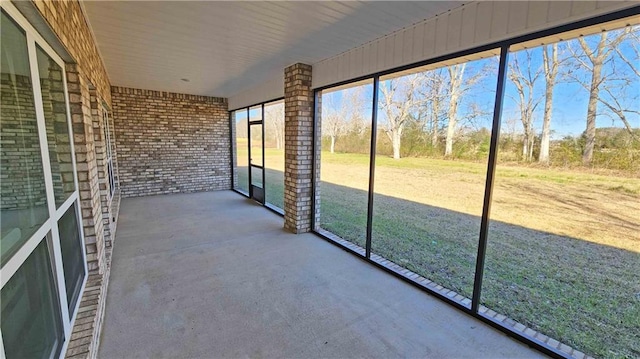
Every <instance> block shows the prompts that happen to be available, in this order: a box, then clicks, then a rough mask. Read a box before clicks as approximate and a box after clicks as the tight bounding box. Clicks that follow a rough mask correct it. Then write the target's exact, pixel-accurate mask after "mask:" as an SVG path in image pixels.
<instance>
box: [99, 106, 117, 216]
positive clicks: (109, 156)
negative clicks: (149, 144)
mask: <svg viewBox="0 0 640 359" xmlns="http://www.w3.org/2000/svg"><path fill="white" fill-rule="evenodd" d="M109 120H110V117H109V111H108V110H107V107H106V106H105V105H102V123H103V125H104V136H105V147H104V152H105V158H106V169H107V181H108V182H109V183H108V184H107V186H108V188H107V194H108V197H107V198H108V203H109V204H111V200H112V199H113V194H114V193H115V192H116V177H115V171H114V168H113V148H111V127H110V125H109Z"/></svg>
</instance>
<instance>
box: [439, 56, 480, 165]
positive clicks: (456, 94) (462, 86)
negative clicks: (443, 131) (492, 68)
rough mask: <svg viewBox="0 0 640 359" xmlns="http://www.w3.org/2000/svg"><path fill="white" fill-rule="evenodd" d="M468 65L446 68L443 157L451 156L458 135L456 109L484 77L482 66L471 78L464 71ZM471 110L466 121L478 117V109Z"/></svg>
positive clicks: (467, 72) (459, 119) (458, 120)
mask: <svg viewBox="0 0 640 359" xmlns="http://www.w3.org/2000/svg"><path fill="white" fill-rule="evenodd" d="M467 64H468V63H463V64H458V65H453V66H449V67H448V68H447V70H448V73H449V88H448V92H447V93H446V94H447V95H448V96H449V107H448V109H447V136H446V140H445V152H444V155H445V157H450V156H451V155H452V154H453V142H454V140H455V138H456V134H457V133H458V131H457V130H458V124H459V122H460V121H461V120H463V119H461V118H460V117H459V114H458V108H459V107H460V103H461V100H462V98H463V95H464V94H465V93H466V92H467V91H469V90H470V89H471V88H473V86H474V85H475V84H476V83H477V82H478V81H480V79H481V78H482V77H483V76H485V75H486V73H487V71H488V68H487V66H483V67H481V68H478V67H474V69H475V70H476V71H475V73H473V74H472V75H471V76H469V71H466V72H465V70H467V69H468V68H467ZM469 109H472V111H471V112H470V113H468V114H467V115H466V119H467V120H471V119H474V118H476V117H478V115H479V114H480V112H477V113H476V110H477V109H479V108H478V107H476V106H475V105H474V106H470V107H469Z"/></svg>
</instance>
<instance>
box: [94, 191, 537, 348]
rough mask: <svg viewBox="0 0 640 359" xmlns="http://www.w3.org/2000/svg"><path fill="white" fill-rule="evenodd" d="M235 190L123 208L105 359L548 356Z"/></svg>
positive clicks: (126, 202) (133, 202)
mask: <svg viewBox="0 0 640 359" xmlns="http://www.w3.org/2000/svg"><path fill="white" fill-rule="evenodd" d="M282 223H283V220H282V218H281V217H278V216H277V215H275V214H273V213H271V212H270V211H268V210H266V209H264V208H262V207H260V206H258V205H256V204H254V203H253V202H252V201H249V200H247V199H245V198H243V197H241V196H240V195H238V194H236V193H234V192H230V191H225V192H211V193H198V194H183V195H168V196H154V197H144V198H132V199H123V200H122V204H121V210H120V218H119V223H118V232H117V237H116V241H115V248H114V252H113V262H112V269H111V279H110V284H109V290H108V295H107V307H106V314H105V320H104V327H103V332H102V339H101V346H100V351H99V353H98V357H99V358H137V357H154V358H156V357H172V358H195V357H202V358H246V357H269V358H359V357H367V358H395V357H405V358H418V357H419V358H481V357H486V358H534V357H543V356H542V354H540V353H538V352H536V351H534V350H532V349H530V348H528V347H527V346H525V345H523V344H520V343H519V342H517V341H515V340H513V339H511V338H509V337H507V336H505V335H503V334H502V333H500V332H498V331H496V330H494V329H492V328H490V327H488V326H487V325H485V324H483V323H481V322H479V321H477V320H476V319H474V318H472V317H470V316H468V315H466V314H464V313H462V312H460V311H458V310H456V309H454V308H452V307H450V306H449V305H447V304H445V303H443V302H441V301H439V300H437V299H435V298H433V297H431V296H430V295H428V294H426V293H425V292H422V291H420V290H418V289H416V288H414V287H412V286H411V285H408V284H406V283H404V282H402V281H400V280H398V279H397V278H395V277H393V276H391V275H388V274H386V273H385V272H383V271H381V270H379V269H377V268H375V267H373V266H372V265H369V264H367V263H365V262H363V261H361V260H359V259H357V258H355V257H354V256H353V255H351V254H348V253H347V252H345V251H343V250H341V249H339V248H337V247H336V246H334V245H332V244H330V243H328V242H326V241H324V240H322V239H321V238H319V237H317V236H314V235H312V234H304V235H293V234H289V233H287V232H284V230H283V229H282Z"/></svg>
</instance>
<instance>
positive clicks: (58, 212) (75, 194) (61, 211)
mask: <svg viewBox="0 0 640 359" xmlns="http://www.w3.org/2000/svg"><path fill="white" fill-rule="evenodd" d="M77 197H78V191H75V192H73V193H71V195H69V197H67V199H66V200H65V201H64V203H63V204H61V205H60V207H58V209H56V212H55V215H54V218H53V219H54V220H55V221H56V222H57V221H59V220H60V218H62V216H64V214H65V213H66V212H67V209H69V207H71V205H72V204H73V202H75V201H76V199H77Z"/></svg>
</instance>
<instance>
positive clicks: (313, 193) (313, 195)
mask: <svg viewBox="0 0 640 359" xmlns="http://www.w3.org/2000/svg"><path fill="white" fill-rule="evenodd" d="M318 96H322V90H320V91H314V92H313V121H312V122H313V127H312V128H311V138H312V139H313V140H312V142H311V151H313V152H312V155H311V158H312V161H311V231H312V232H313V231H315V230H316V190H317V188H316V180H317V173H316V169H317V165H316V161H319V160H320V159H319V158H317V156H319V155H320V154H318V152H317V144H316V141H317V140H318V139H317V138H316V136H318V135H322V134H318V133H317V132H318V131H317V129H318V125H317V123H318V120H319V119H318ZM285 118H286V116H285ZM285 148H286V145H285ZM285 153H286V150H285Z"/></svg>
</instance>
